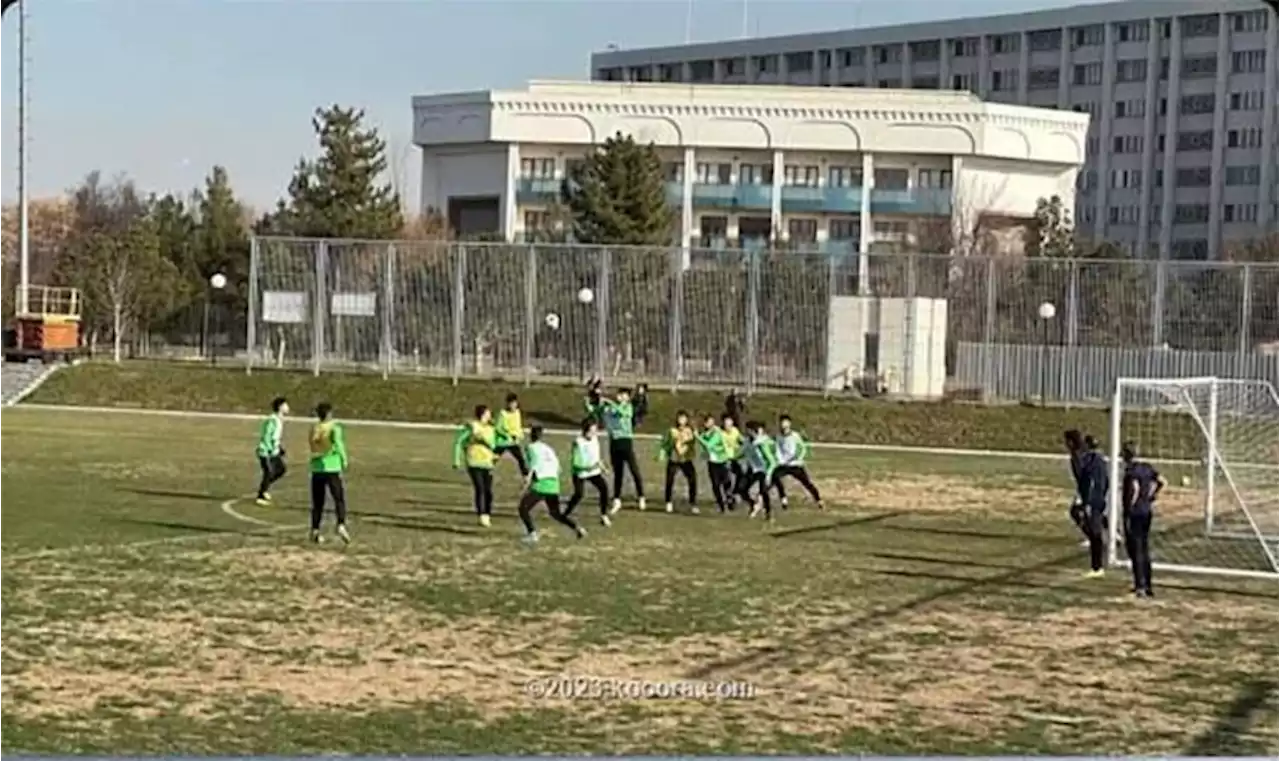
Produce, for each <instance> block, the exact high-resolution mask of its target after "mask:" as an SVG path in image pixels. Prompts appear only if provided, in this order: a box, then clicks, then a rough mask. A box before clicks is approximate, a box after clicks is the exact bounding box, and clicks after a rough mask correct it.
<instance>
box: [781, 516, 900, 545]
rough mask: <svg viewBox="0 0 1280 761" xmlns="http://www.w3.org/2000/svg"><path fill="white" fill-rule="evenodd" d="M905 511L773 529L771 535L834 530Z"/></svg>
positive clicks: (886, 517) (784, 535)
mask: <svg viewBox="0 0 1280 761" xmlns="http://www.w3.org/2000/svg"><path fill="white" fill-rule="evenodd" d="M905 514H906V513H905V511H902V510H898V511H894V512H890V513H877V514H875V515H864V516H862V517H861V518H845V519H843V520H837V521H832V522H831V523H819V524H817V525H816V526H797V527H796V528H784V529H778V530H777V531H774V532H773V533H772V534H771V536H772V537H773V538H774V539H785V538H787V537H789V536H798V535H800V534H813V533H816V532H819V531H835V530H837V529H842V528H846V527H848V526H857V525H860V524H864V523H876V522H877V521H883V520H888V519H890V518H895V517H897V516H899V515H905Z"/></svg>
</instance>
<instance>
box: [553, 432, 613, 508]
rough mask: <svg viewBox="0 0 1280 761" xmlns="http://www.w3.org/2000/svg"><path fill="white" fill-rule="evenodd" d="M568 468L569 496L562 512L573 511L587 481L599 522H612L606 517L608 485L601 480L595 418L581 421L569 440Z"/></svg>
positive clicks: (598, 433)
mask: <svg viewBox="0 0 1280 761" xmlns="http://www.w3.org/2000/svg"><path fill="white" fill-rule="evenodd" d="M569 469H570V470H571V471H572V473H573V495H572V496H570V497H569V505H568V507H566V508H565V513H566V514H572V513H573V511H574V509H575V508H577V507H578V503H579V502H581V501H582V496H583V492H584V491H585V489H586V485H587V484H591V486H592V487H593V488H594V489H595V490H596V496H597V497H599V498H600V523H602V524H604V525H605V526H610V525H612V524H613V521H612V519H610V517H609V514H610V509H609V484H608V483H607V482H606V481H605V480H604V462H603V461H602V460H601V459H600V432H599V429H598V428H597V427H596V421H594V420H592V419H591V418H587V419H586V420H584V421H582V433H581V435H579V436H578V437H577V438H575V439H574V440H573V449H572V450H571V451H570V454H569Z"/></svg>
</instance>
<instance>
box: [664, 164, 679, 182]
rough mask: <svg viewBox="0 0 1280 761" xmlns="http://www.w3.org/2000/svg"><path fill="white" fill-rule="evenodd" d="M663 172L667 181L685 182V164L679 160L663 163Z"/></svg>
mask: <svg viewBox="0 0 1280 761" xmlns="http://www.w3.org/2000/svg"><path fill="white" fill-rule="evenodd" d="M662 174H663V176H664V177H665V178H666V181H667V182H684V164H683V163H682V162H679V161H671V162H668V163H666V164H663V165H662Z"/></svg>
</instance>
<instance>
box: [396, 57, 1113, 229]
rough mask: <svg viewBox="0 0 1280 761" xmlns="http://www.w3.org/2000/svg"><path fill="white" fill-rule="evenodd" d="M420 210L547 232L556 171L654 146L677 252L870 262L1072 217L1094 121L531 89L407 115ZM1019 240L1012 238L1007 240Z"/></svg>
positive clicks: (995, 109) (644, 90) (808, 97)
mask: <svg viewBox="0 0 1280 761" xmlns="http://www.w3.org/2000/svg"><path fill="white" fill-rule="evenodd" d="M413 110H414V142H415V143H416V144H417V145H418V146H420V147H421V149H422V199H421V201H422V206H423V207H424V208H426V207H430V208H434V209H436V210H438V211H439V212H441V213H443V214H445V215H446V216H447V218H448V220H449V222H450V224H451V226H452V227H453V228H454V229H455V230H457V231H459V232H460V233H463V234H475V233H481V232H495V233H500V234H501V235H502V236H503V237H504V238H506V239H508V240H519V239H521V238H522V237H523V236H526V235H528V234H530V233H532V232H533V231H534V230H536V229H538V228H545V227H546V226H547V225H549V224H553V216H552V210H553V207H554V206H555V205H556V203H557V199H558V195H559V190H560V183H561V180H562V179H563V177H564V176H565V172H566V167H567V166H569V165H570V164H571V163H572V162H574V161H577V160H581V159H582V157H583V156H584V155H586V154H587V152H589V151H591V150H592V149H593V146H595V145H598V144H599V143H601V142H602V141H603V140H604V139H606V138H608V137H610V136H612V135H614V134H616V133H623V134H630V135H632V136H634V137H635V138H636V139H637V140H640V141H642V142H646V143H649V142H651V143H653V144H654V145H656V146H657V148H658V149H659V151H660V152H661V155H662V157H663V159H664V161H666V162H667V174H668V179H669V182H670V188H669V192H670V198H671V200H672V202H673V204H675V205H676V206H677V208H679V209H680V212H681V215H680V217H681V229H682V231H683V232H682V235H681V239H682V242H683V245H685V246H694V247H699V246H701V247H717V246H720V245H724V244H725V243H726V242H727V241H731V240H735V239H736V240H739V241H741V242H742V243H743V244H749V243H750V242H751V241H752V240H753V239H754V240H760V241H763V240H767V239H768V238H770V237H772V236H777V237H780V238H783V239H786V240H789V241H790V242H791V243H792V244H793V245H802V246H803V245H811V246H814V247H816V248H830V249H837V250H838V249H844V250H850V251H860V252H864V253H865V252H870V251H873V250H875V249H876V248H878V247H883V246H894V245H898V244H901V243H903V242H909V239H910V238H911V237H912V236H918V235H920V233H921V230H922V226H923V225H924V224H925V223H934V224H936V223H937V222H938V221H940V220H946V219H948V218H950V220H951V223H952V225H953V226H954V225H960V226H962V227H963V228H964V229H972V227H973V224H974V220H975V218H976V215H978V214H982V215H986V216H988V217H996V218H1014V219H1019V218H1021V219H1025V218H1028V217H1030V216H1031V214H1032V212H1033V211H1034V209H1035V204H1036V201H1037V199H1039V198H1042V197H1047V196H1052V195H1058V196H1061V197H1062V198H1063V199H1064V201H1065V203H1066V204H1068V208H1070V204H1072V203H1073V202H1074V196H1075V184H1076V176H1077V173H1078V172H1079V169H1080V167H1081V165H1082V163H1083V161H1084V156H1085V135H1086V131H1087V130H1088V125H1089V117H1088V115H1086V114H1079V113H1073V112H1070V111H1065V112H1064V111H1053V110H1048V109H1039V108H1029V107H1025V106H1012V105H1004V104H992V103H983V102H982V101H981V100H980V99H979V98H978V97H977V96H975V95H971V94H969V93H955V92H920V91H911V90H875V89H872V90H866V89H841V90H829V89H823V88H815V87H740V86H739V87H728V86H714V85H705V86H704V85H699V86H690V85H670V84H630V83H605V82H597V83H559V82H535V83H532V84H530V85H529V86H528V88H527V89H524V90H511V91H486V92H470V93H457V94H448V95H434V96H426V97H416V98H414V99H413ZM1013 237H1016V236H1013Z"/></svg>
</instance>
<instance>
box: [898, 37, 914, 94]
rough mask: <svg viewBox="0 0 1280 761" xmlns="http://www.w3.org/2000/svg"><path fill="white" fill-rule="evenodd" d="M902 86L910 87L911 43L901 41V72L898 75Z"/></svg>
mask: <svg viewBox="0 0 1280 761" xmlns="http://www.w3.org/2000/svg"><path fill="white" fill-rule="evenodd" d="M899 78H900V79H901V80H902V86H903V87H911V43H908V42H904V43H902V74H901V75H900V77H899Z"/></svg>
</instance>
